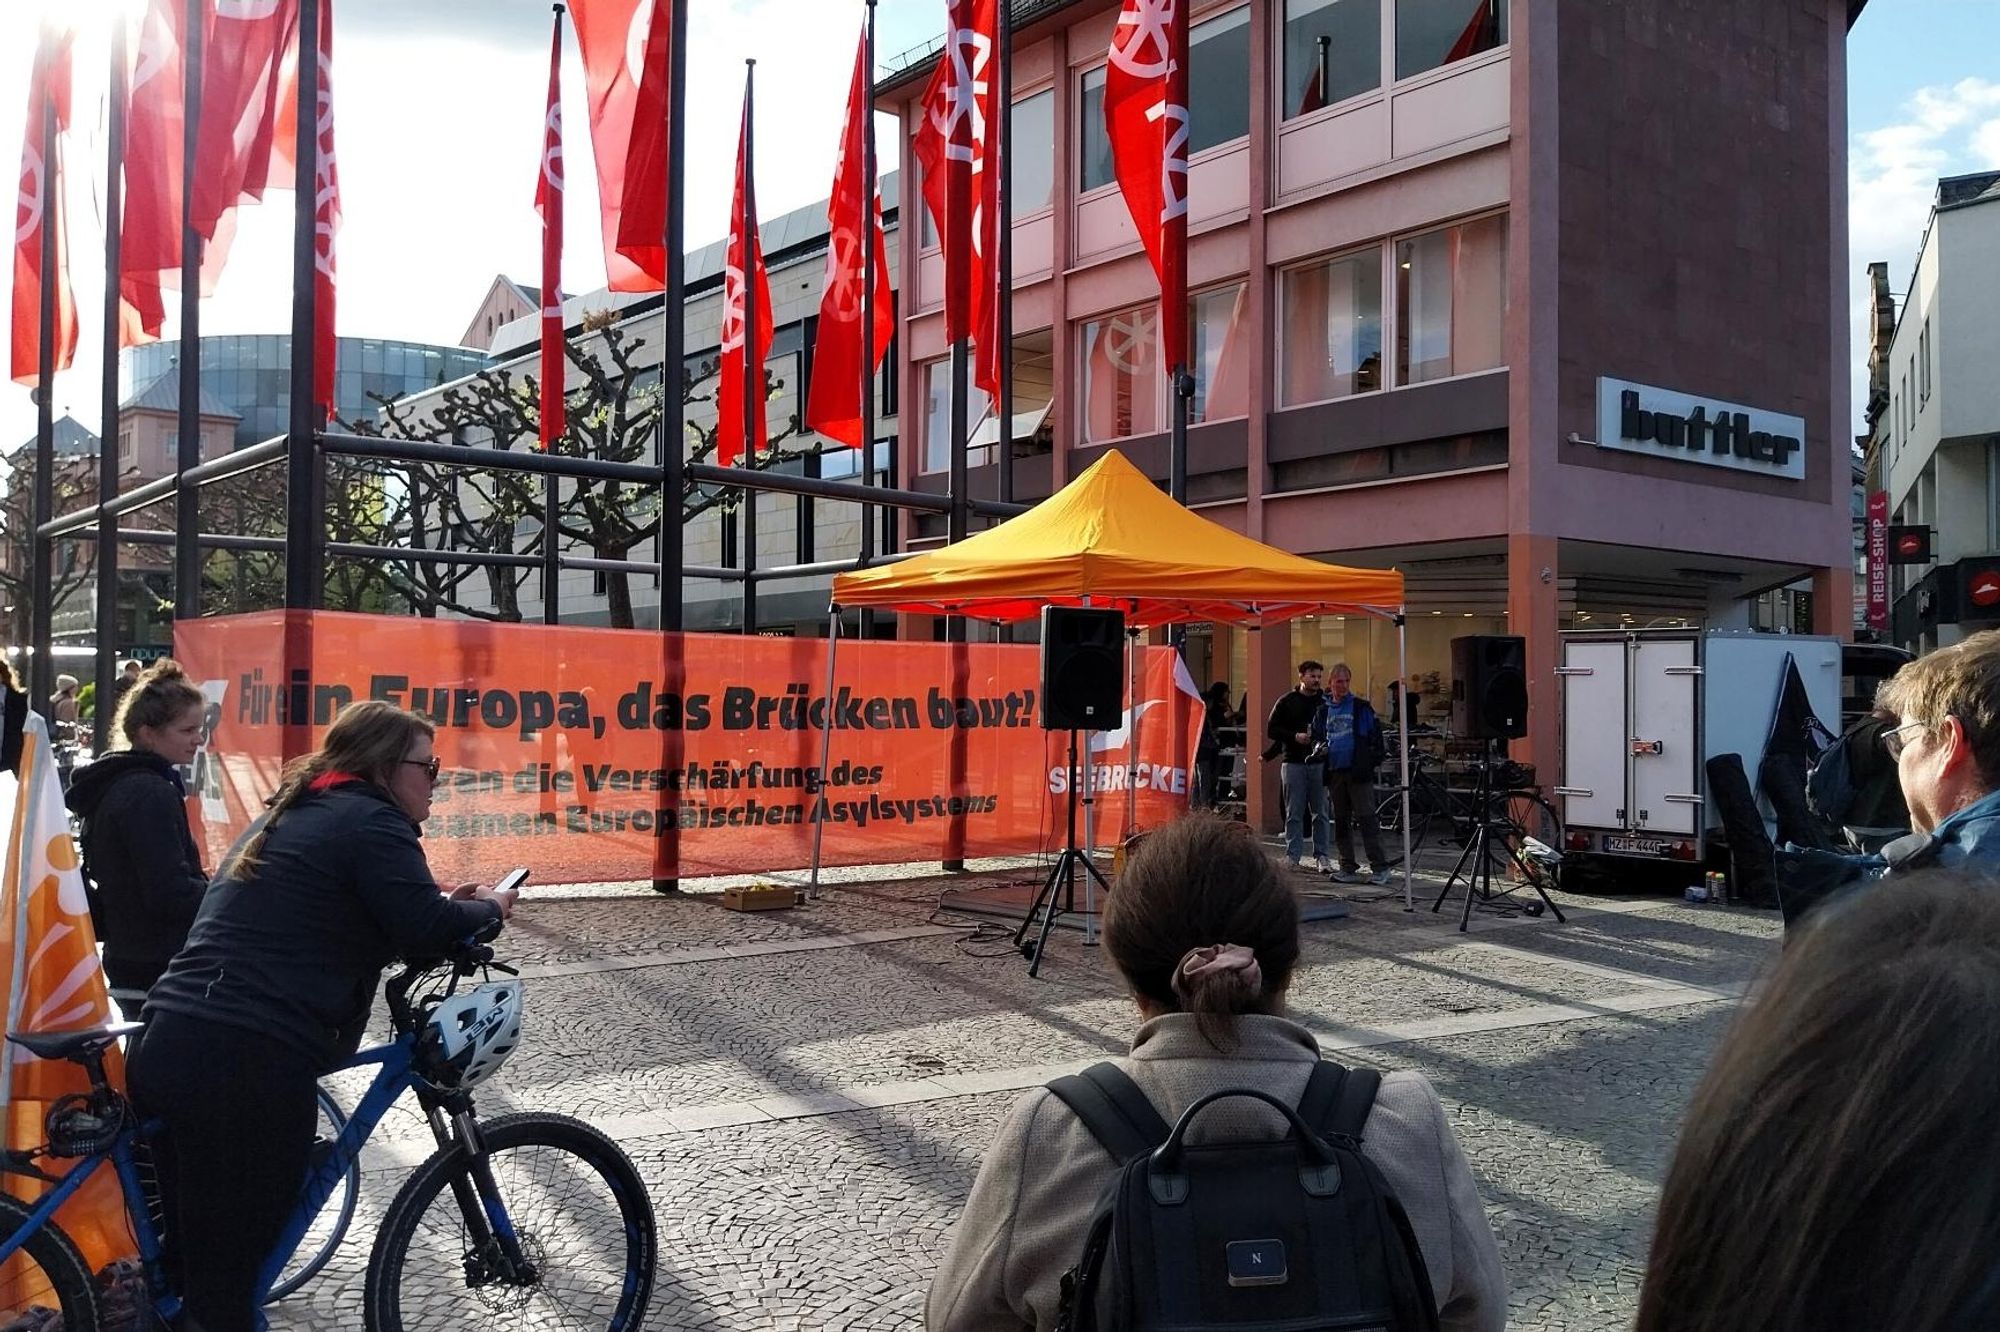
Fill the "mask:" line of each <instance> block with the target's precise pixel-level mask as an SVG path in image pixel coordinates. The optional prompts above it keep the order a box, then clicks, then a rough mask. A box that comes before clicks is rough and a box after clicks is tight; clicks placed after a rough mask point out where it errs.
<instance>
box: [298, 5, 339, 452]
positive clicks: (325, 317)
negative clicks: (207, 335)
mask: <svg viewBox="0 0 2000 1332" xmlns="http://www.w3.org/2000/svg"><path fill="white" fill-rule="evenodd" d="M314 132H315V135H316V137H317V138H318V140H319V144H318V148H317V150H316V151H315V152H314V154H313V235H314V241H313V245H314V254H313V273H314V277H313V281H314V284H315V285H314V290H313V315H314V318H315V320H316V327H315V328H314V330H313V402H314V404H315V405H316V406H318V407H319V409H320V410H321V411H322V412H324V413H326V415H328V416H331V415H332V414H333V410H334V400H333V384H334V357H335V355H336V353H337V350H338V348H339V345H340V344H339V341H338V340H337V339H336V338H335V336H334V263H333V237H334V233H335V232H337V231H339V230H340V169H339V166H338V165H337V163H336V161H335V158H334V152H333V0H320V5H319V115H318V119H317V121H316V122H315V125H314ZM301 183H303V182H301Z"/></svg>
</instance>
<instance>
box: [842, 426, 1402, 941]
mask: <svg viewBox="0 0 2000 1332" xmlns="http://www.w3.org/2000/svg"><path fill="white" fill-rule="evenodd" d="M832 601H833V606H832V615H831V617H830V620H829V628H828V632H829V635H830V636H831V637H832V638H833V640H834V641H833V642H832V643H831V644H829V649H828V652H827V690H828V693H829V694H831V693H832V688H833V678H834V663H835V660H836V658H837V656H838V653H839V632H840V612H841V611H842V610H843V609H850V608H857V607H872V608H874V609H877V610H894V611H902V612H905V613H909V614H919V615H967V616H972V617H974V618H977V619H984V620H1000V621H1010V620H1025V619H1030V618H1032V617H1034V616H1037V615H1040V614H1041V612H1042V608H1043V607H1044V606H1082V605H1088V606H1096V607H1102V608H1105V609H1115V610H1122V611H1124V612H1125V618H1126V622H1127V623H1128V624H1130V625H1132V626H1134V627H1145V626H1151V625H1162V624H1177V623H1184V622H1187V621H1209V622H1221V623H1225V624H1242V625H1253V626H1256V625H1269V624H1281V623H1283V622H1285V621H1287V620H1290V619H1293V618H1295V617H1297V616H1300V615H1312V614H1357V615H1373V616H1377V617H1379V618H1382V619H1385V620H1393V621H1394V622H1395V624H1396V626H1397V651H1398V661H1399V666H1398V670H1399V674H1407V671H1408V667H1407V649H1406V644H1405V643H1404V641H1403V640H1404V636H1403V575H1402V574H1400V573H1398V572H1397V571H1396V570H1394V569H1351V568H1343V567H1341V566H1340V565H1336V564H1325V563H1322V562H1321V561H1319V560H1310V559H1306V558H1305V557H1303V556H1299V555H1293V554H1290V553H1289V552H1286V551H1282V550H1278V549H1277V548H1275V547H1272V546H1267V545H1265V544H1264V543H1263V542H1261V541H1254V540H1252V539H1251V538H1249V537H1246V536H1242V535H1239V534H1238V533H1235V532H1232V531H1230V530H1229V529H1228V528H1226V527H1223V526H1221V525H1220V524H1217V523H1213V522H1210V521H1209V520H1208V519H1206V518H1203V517H1202V516H1201V515H1200V514H1198V513H1194V512H1192V511H1191V510H1189V509H1188V508H1187V507H1186V506H1184V505H1181V504H1179V503H1176V502H1175V501H1174V500H1173V499H1172V498H1171V497H1170V496H1168V495H1167V494H1166V492H1164V491H1162V490H1161V489H1160V488H1159V486H1157V485H1155V484H1154V483H1153V481H1152V479H1151V478H1150V477H1148V476H1147V475H1146V474H1145V473H1144V472H1142V471H1140V470H1139V469H1138V468H1137V467H1134V466H1133V465H1132V463H1131V462H1130V461H1129V460H1128V459H1127V458H1126V457H1125V455H1124V454H1122V453H1120V452H1118V450H1116V449H1112V450H1110V451H1108V452H1107V453H1106V454H1105V455H1104V456H1103V457H1102V458H1100V459H1098V460H1097V462H1095V463H1094V464H1092V465H1091V466H1090V467H1089V468H1088V469H1086V470H1085V471H1084V472H1083V474H1082V475H1080V476H1078V477H1077V478H1076V479H1075V480H1073V481H1071V482H1070V483H1069V484H1068V485H1066V486H1064V487H1063V488H1062V489H1061V490H1059V491H1057V492H1056V493H1055V494H1053V495H1051V496H1049V498H1047V499H1045V500H1043V501H1042V502H1041V503H1040V504H1037V505H1036V506H1035V507H1034V508H1032V509H1030V510H1028V511H1027V512H1026V513H1021V514H1017V515H1015V516H1014V517H1012V518H1009V519H1008V520H1007V521H1006V522H1004V523H1001V524H999V525H998V526H997V527H992V528H989V529H988V530H986V531H984V532H981V533H979V534H978V535H976V536H971V537H967V538H966V539H965V540H963V541H959V542H955V543H953V544H952V545H949V546H944V547H941V548H939V549H936V550H929V551H925V552H923V553H922V554H918V555H912V556H910V557H908V558H906V559H902V560H898V561H897V562H895V563H893V564H883V565H876V566H873V567H870V568H866V569H856V570H854V571H852V572H850V573H843V574H836V575H835V576H834V580H833V597H832ZM1398 733H1399V735H1400V736H1401V737H1402V743H1401V745H1400V746H1399V747H1400V749H1401V751H1402V752H1401V766H1402V774H1403V781H1402V786H1403V805H1404V809H1403V820H1402V823H1403V905H1404V908H1405V909H1409V908H1410V906H1411V901H1410V892H1411V885H1410V874H1411V866H1410V850H1411V849H1410V844H1409V843H1410V811H1409V799H1410V796H1409V786H1410V754H1409V743H1408V735H1407V728H1403V727H1400V726H1399V727H1398ZM832 739H833V736H832V731H831V730H828V731H827V732H826V733H825V734H824V735H823V736H822V743H821V756H820V762H821V770H822V771H824V770H825V769H826V766H827V764H828V763H829V761H830V759H831V748H830V747H831V744H832ZM818 834H819V830H818V828H817V827H815V830H814V838H813V867H812V883H813V893H814V895H815V896H817V894H818V887H819V835H818Z"/></svg>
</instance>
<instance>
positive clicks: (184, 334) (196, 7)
mask: <svg viewBox="0 0 2000 1332" xmlns="http://www.w3.org/2000/svg"><path fill="white" fill-rule="evenodd" d="M207 10H208V6H207V5H206V4H204V3H203V0H187V18H186V20H185V22H184V24H183V29H182V32H181V58H182V61H183V62H184V63H183V67H182V72H183V79H182V84H181V88H182V92H181V96H182V98H183V99H184V102H185V106H186V113H185V117H184V119H183V121H182V135H181V346H180V367H179V368H180V412H179V424H178V426H177V427H176V428H177V429H178V430H179V432H180V438H179V439H178V440H177V441H176V444H177V448H176V450H175V460H174V468H175V473H176V480H175V486H174V619H175V620H177V621H178V620H192V619H196V618H198V617H199V616H200V615H201V563H202V561H201V540H200V536H201V488H200V487H199V486H192V485H189V484H188V483H187V482H186V481H185V480H183V479H181V478H184V477H186V476H187V474H188V473H189V472H191V471H193V470H194V469H195V468H197V467H199V466H200V465H201V237H200V235H198V234H197V233H196V232H195V229H194V191H195V168H196V165H197V163H196V160H195V159H196V156H197V154H198V152H199V151H200V144H201V67H202V60H203V57H204V51H203V43H204V41H205V39H206V36H207V34H206V33H204V32H203V31H202V18H203V16H204V15H205V14H206V12H207ZM300 17H301V20H302V22H301V27H300V30H299V50H300V51H301V52H304V51H305V49H306V44H307V43H308V42H310V43H312V44H313V50H314V53H315V54H317V52H318V49H319V48H318V43H319V28H318V26H317V24H316V23H315V26H313V27H310V28H308V27H305V26H304V25H303V18H304V15H303V14H302V15H301V16H300ZM299 63H300V65H301V67H303V66H304V65H305V64H307V63H308V62H307V61H305V60H303V59H301V60H300V62H299ZM311 63H313V64H315V66H316V65H317V62H311ZM315 73H317V69H315ZM301 82H303V80H302V81H301ZM315 82H317V79H315ZM314 95H315V98H317V95H318V90H317V89H315V90H314ZM313 125H314V127H315V129H316V127H317V125H318V116H317V114H315V115H314V117H313ZM299 128H300V133H301V134H303V133H305V132H306V124H305V117H304V115H303V114H302V115H301V116H300V127H299ZM315 137H316V136H315ZM305 179H306V178H302V179H301V181H300V184H299V200H300V205H299V211H300V212H302V213H304V214H305V215H306V216H307V217H308V218H310V217H311V216H312V215H313V202H312V196H313V191H312V190H311V189H309V188H307V186H306V183H305ZM307 281H311V270H307ZM295 331H296V330H295ZM308 331H309V332H310V330H308ZM308 397H309V398H310V395H308Z"/></svg>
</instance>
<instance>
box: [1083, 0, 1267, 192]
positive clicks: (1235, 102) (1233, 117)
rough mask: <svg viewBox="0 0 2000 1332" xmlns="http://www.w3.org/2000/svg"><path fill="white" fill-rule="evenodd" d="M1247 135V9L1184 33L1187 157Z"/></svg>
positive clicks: (1248, 130) (1198, 25)
mask: <svg viewBox="0 0 2000 1332" xmlns="http://www.w3.org/2000/svg"><path fill="white" fill-rule="evenodd" d="M1102 118H1103V117H1102V116H1100V117H1099V119H1100V120H1101V119H1102ZM1249 133H1250V9H1249V7H1248V6H1247V5H1246V6H1244V7H1242V8H1240V9H1232V10H1230V11H1229V12H1228V13H1227V14H1224V15H1222V16H1221V17H1219V18H1212V19H1210V20H1209V21H1208V22H1206V23H1197V24H1195V25H1194V27H1192V28H1190V29H1189V30H1188V153H1189V154H1190V155H1193V154H1195V153H1198V152H1202V151H1203V150H1205V149H1208V148H1213V147H1215V146H1216V145H1217V144H1222V143H1228V142H1230V141H1231V140H1233V139H1241V138H1243V137H1245V136H1246V135H1248V134H1249Z"/></svg>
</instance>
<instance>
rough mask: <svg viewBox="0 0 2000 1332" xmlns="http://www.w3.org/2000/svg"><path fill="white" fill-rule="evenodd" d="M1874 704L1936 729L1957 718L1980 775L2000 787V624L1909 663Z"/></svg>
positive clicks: (1904, 718) (1888, 684)
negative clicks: (1952, 718)
mask: <svg viewBox="0 0 2000 1332" xmlns="http://www.w3.org/2000/svg"><path fill="white" fill-rule="evenodd" d="M1875 704H1876V706H1877V707H1880V708H1886V709H1888V710H1889V711H1890V712H1893V713H1896V714H1897V715H1898V716H1899V717H1901V718H1902V719H1903V720H1905V721H1908V722H1922V723H1923V725H1924V727H1925V729H1927V730H1929V731H1931V732H1933V733H1935V732H1936V731H1937V729H1938V728H1939V727H1940V726H1942V725H1944V720H1945V718H1947V717H1956V718H1958V724H1959V726H1961V727H1962V728H1963V729H1964V731H1965V741H1966V744H1967V746H1968V747H1969V748H1970V749H1971V750H1972V758H1973V762H1974V763H1975V764H1976V765H1977V766H1978V768H1979V775H1980V778H1981V779H1982V780H1983V781H1984V782H1985V784H1986V785H1987V787H1988V788H1992V787H1994V786H2000V629H1988V630H1986V631H1985V632H1983V633H1977V634H1973V635H1971V636H1970V637H1968V638H1965V639H1963V640H1961V641H1960V642H1957V643H1954V644H1952V645H1951V646H1950V647H1947V648H1939V649H1938V650H1937V651H1936V652H1932V653H1930V654H1928V655H1926V656H1922V657H1919V658H1917V659H1916V660H1915V661H1913V662H1909V663H1908V664H1906V665H1905V666H1904V667H1903V669H1902V670H1900V671H1897V672H1896V673H1895V675H1893V676H1891V677H1890V678H1889V680H1888V681H1887V682H1886V683H1885V684H1884V685H1883V686H1882V688H1881V691H1880V692H1879V693H1877V694H1876V696H1875Z"/></svg>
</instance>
